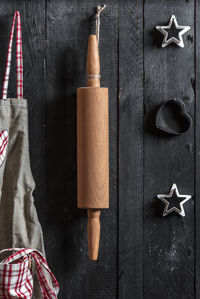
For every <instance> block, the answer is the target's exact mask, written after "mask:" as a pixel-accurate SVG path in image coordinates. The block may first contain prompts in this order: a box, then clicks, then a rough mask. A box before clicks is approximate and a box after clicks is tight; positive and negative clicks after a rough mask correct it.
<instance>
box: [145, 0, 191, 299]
mask: <svg viewBox="0 0 200 299" xmlns="http://www.w3.org/2000/svg"><path fill="white" fill-rule="evenodd" d="M172 14H175V15H176V17H177V20H178V23H179V24H180V25H181V24H183V25H189V26H191V30H190V31H189V32H188V33H187V34H185V36H184V42H185V48H184V49H179V48H176V47H174V46H173V45H172V46H168V47H166V48H165V49H161V48H160V42H161V40H162V36H160V33H159V32H158V33H157V32H155V30H154V28H155V26H156V25H160V24H166V23H167V22H168V21H169V18H170V16H171V15H172ZM194 25H195V24H194V3H193V1H189V2H188V1H186V2H184V3H181V5H180V1H173V4H172V3H170V5H166V1H160V2H159V5H157V3H156V2H155V1H150V0H149V1H145V6H144V72H145V80H144V91H145V96H144V101H145V105H146V115H145V128H144V132H145V133H144V298H148V299H151V298H166V299H167V298H170V299H175V298H177V299H179V298H194V297H195V294H194V277H195V274H194V204H193V203H194V198H193V200H190V202H188V203H187V204H185V211H186V217H185V218H181V217H177V216H175V215H168V216H167V217H165V218H164V217H162V209H161V207H163V204H162V203H161V202H159V200H158V199H157V198H156V195H157V194H159V193H167V192H169V190H170V188H171V186H172V184H173V183H176V184H177V186H178V188H179V191H180V193H182V194H191V195H192V196H194V127H193V128H191V129H190V131H189V132H187V134H185V135H182V136H177V137H170V136H168V137H166V136H163V135H161V134H160V133H159V132H157V131H156V130H155V113H156V111H157V109H158V106H159V105H161V104H162V103H163V101H166V100H168V99H170V98H174V97H180V98H181V99H182V100H183V101H184V103H185V105H186V107H187V111H188V113H189V114H190V115H191V116H192V118H194V86H193V84H192V83H193V82H194V79H195V72H194V43H193V37H194Z"/></svg>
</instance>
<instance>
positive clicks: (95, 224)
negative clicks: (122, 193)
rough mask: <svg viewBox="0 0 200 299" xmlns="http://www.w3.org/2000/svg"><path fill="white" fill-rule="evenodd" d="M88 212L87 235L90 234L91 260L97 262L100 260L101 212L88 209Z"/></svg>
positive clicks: (89, 248)
mask: <svg viewBox="0 0 200 299" xmlns="http://www.w3.org/2000/svg"><path fill="white" fill-rule="evenodd" d="M87 212H88V226H87V233H88V250H89V258H90V260H92V261H96V260H97V259H98V251H99V240H100V229H101V224H100V214H101V210H97V209H88V210H87Z"/></svg>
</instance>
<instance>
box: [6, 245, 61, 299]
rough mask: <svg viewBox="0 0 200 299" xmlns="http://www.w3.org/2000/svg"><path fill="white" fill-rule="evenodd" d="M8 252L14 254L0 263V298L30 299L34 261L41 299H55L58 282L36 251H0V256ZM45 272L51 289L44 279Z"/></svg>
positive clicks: (23, 249)
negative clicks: (49, 280) (33, 262)
mask: <svg viewBox="0 0 200 299" xmlns="http://www.w3.org/2000/svg"><path fill="white" fill-rule="evenodd" d="M8 251H15V252H14V253H13V254H12V255H10V256H9V257H7V258H5V259H4V260H2V261H1V262H0V298H4V299H6V298H10V299H14V298H26V299H31V298H32V295H33V276H32V270H31V265H32V262H31V260H34V261H35V263H36V270H37V277H38V281H39V284H40V287H41V293H42V298H46V299H47V298H50V299H57V294H58V292H59V285H58V282H57V280H56V278H55V276H54V275H53V273H52V272H51V270H50V269H49V266H48V264H47V262H46V260H45V258H44V257H43V255H42V254H41V253H40V252H39V251H38V250H35V249H31V248H9V249H4V250H1V251H0V254H3V253H6V252H8ZM45 272H47V273H48V274H49V276H50V279H51V282H52V287H51V286H50V285H49V283H48V281H47V279H46V275H45Z"/></svg>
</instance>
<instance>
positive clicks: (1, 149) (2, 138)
mask: <svg viewBox="0 0 200 299" xmlns="http://www.w3.org/2000/svg"><path fill="white" fill-rule="evenodd" d="M7 146H8V131H7V130H3V131H1V132H0V166H1V165H2V164H3V162H4V161H5V157H6V152H7Z"/></svg>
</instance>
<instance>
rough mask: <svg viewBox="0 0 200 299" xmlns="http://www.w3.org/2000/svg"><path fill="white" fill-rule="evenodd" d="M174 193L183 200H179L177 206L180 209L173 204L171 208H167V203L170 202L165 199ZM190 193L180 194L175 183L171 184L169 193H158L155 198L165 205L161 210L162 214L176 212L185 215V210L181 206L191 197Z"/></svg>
mask: <svg viewBox="0 0 200 299" xmlns="http://www.w3.org/2000/svg"><path fill="white" fill-rule="evenodd" d="M174 192H175V194H176V196H177V197H179V198H183V200H181V201H180V203H179V206H180V209H178V208H177V207H175V206H173V207H172V208H170V209H169V204H170V202H169V201H168V200H167V198H171V197H172V196H173V194H174ZM191 197H192V196H191V195H181V194H179V192H178V188H177V186H176V184H173V185H172V187H171V190H170V192H169V194H158V195H157V198H158V199H160V200H162V201H163V202H164V203H165V207H164V211H163V216H166V215H168V214H169V213H171V212H176V213H178V214H179V215H181V216H183V217H184V216H185V210H184V208H183V205H184V203H186V201H188V200H189V199H191Z"/></svg>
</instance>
